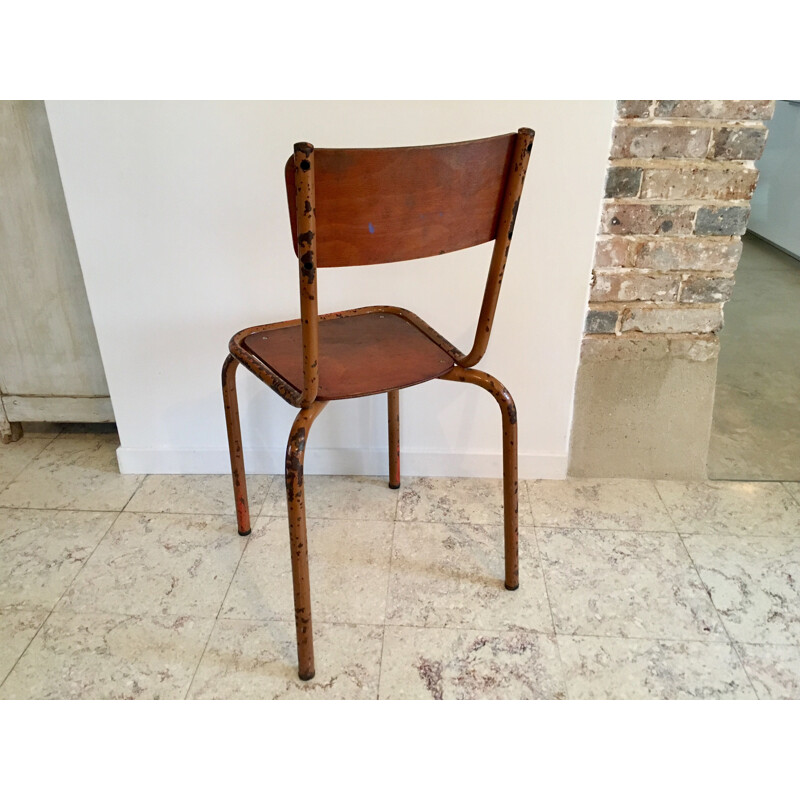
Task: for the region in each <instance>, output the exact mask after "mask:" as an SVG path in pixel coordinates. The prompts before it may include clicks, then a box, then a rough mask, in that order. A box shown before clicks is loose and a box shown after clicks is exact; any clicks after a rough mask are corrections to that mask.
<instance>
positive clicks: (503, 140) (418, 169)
mask: <svg viewBox="0 0 800 800" xmlns="http://www.w3.org/2000/svg"><path fill="white" fill-rule="evenodd" d="M516 138H517V134H507V135H504V136H494V137H492V138H489V139H478V140H475V141H469V142H458V143H455V144H443V145H435V146H431V147H390V148H382V149H361V150H355V149H352V150H347V149H339V150H332V149H314V175H313V182H314V191H315V195H316V203H315V207H316V228H317V231H316V234H317V238H316V245H317V246H316V248H315V250H316V265H317V266H318V267H345V266H359V265H364V264H381V263H388V262H392V261H405V260H409V259H414V258H422V257H425V256H434V255H440V254H442V253H449V252H452V251H453V250H461V249H463V248H466V247H472V246H473V245H478V244H483V243H484V242H489V241H491V240H492V239H494V238H495V234H496V231H497V222H498V218H499V216H500V208H501V205H502V201H503V195H504V191H505V188H506V182H507V178H508V173H509V170H510V169H511V165H512V159H513V155H514V144H515V140H516ZM286 188H287V195H288V199H289V213H290V218H291V223H292V240H293V243H294V248H295V252H296V253H297V252H298V243H297V230H298V223H297V215H296V213H295V196H296V185H295V159H294V157H292V158H290V159H289V161H288V163H287V164H286Z"/></svg>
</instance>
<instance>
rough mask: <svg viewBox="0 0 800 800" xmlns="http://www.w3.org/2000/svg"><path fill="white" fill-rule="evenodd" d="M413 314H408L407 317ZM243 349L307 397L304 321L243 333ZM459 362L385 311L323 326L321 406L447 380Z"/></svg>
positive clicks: (336, 318)
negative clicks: (304, 369)
mask: <svg viewBox="0 0 800 800" xmlns="http://www.w3.org/2000/svg"><path fill="white" fill-rule="evenodd" d="M406 313H408V312H406ZM242 333H243V334H244V335H243V336H242V338H241V346H242V347H244V348H245V349H247V350H249V351H250V352H251V353H252V354H253V355H254V356H255V357H256V358H258V359H259V360H260V361H261V362H262V363H263V364H264V366H265V367H270V368H272V369H273V370H274V371H275V372H276V373H277V374H278V375H280V377H281V378H283V379H284V380H285V381H286V382H287V383H288V384H290V385H291V386H293V387H294V388H295V389H297V391H298V392H302V389H303V362H302V350H303V342H302V336H301V328H300V322H299V320H298V321H297V322H295V323H293V324H291V325H286V326H283V327H272V326H263V327H259V328H256V329H249V331H247V332H244V331H243V332H242ZM454 366H455V360H454V359H453V357H452V356H451V355H449V354H448V353H447V352H446V351H445V350H444V349H442V347H440V346H439V345H438V344H437V343H436V342H434V341H432V340H431V339H430V338H428V336H426V335H425V333H423V331H421V330H420V329H419V328H418V327H417V326H416V325H415V324H414V323H413V322H411V321H410V320H408V319H406V318H404V317H402V316H400V315H399V314H398V313H396V312H394V311H390V310H388V309H385V308H379V309H370V308H367V309H358V310H357V313H353V314H350V315H347V316H343V315H340V314H334V315H330V316H322V317H320V320H319V389H318V390H317V399H318V400H341V399H344V398H348V397H364V396H366V395H371V394H380V393H382V392H387V391H390V390H392V389H404V388H406V387H407V386H414V385H415V384H418V383H423V382H424V381H429V380H432V379H433V378H438V377H439V376H441V375H444V374H445V373H446V372H448V371H449V370H451V369H452V368H453V367H454Z"/></svg>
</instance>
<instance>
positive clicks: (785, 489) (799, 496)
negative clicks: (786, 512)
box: [779, 481, 800, 506]
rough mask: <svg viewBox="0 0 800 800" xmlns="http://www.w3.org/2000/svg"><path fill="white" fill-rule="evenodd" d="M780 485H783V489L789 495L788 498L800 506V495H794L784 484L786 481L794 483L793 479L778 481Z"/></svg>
mask: <svg viewBox="0 0 800 800" xmlns="http://www.w3.org/2000/svg"><path fill="white" fill-rule="evenodd" d="M779 483H780V485H781V486H782V487H783V491H784V492H786V494H788V495H789V497H790V499H791V500H792V502H793V503H794V504H795V505H796V506H800V495H798V496H797V497H795V496H794V495H793V494H792V492H790V491H789V488H788V487H787V486H786V484H787V483H794V481H779Z"/></svg>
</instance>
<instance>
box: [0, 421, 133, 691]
mask: <svg viewBox="0 0 800 800" xmlns="http://www.w3.org/2000/svg"><path fill="white" fill-rule="evenodd" d="M59 435H60V434H59ZM56 438H57V437H56ZM46 510H48V511H50V510H55V511H63V510H71V509H46ZM106 513H109V512H106ZM111 513H113V512H111ZM121 513H122V512H121V511H117V512H116V516H115V517H114V519H113V520H112V521H111V523H110V524H109V526H108V527H107V528H106V530H105V532H104V533H103V535H102V536H101V537H100V538H99V539H98V540H97V544H96V545H95V546H94V547H93V548H92V552H91V553H89V555H88V556H87V557H86V559H85V560H84V562H83V564H81V568H80V569H79V570H78V571H77V572H76V573H75V576H74V577H73V579H72V580H71V581H70V582H69V583H68V584H67V586H66V587H65V588H64V591H63V592H62V593H61V596H60V597H59V598H58V600H56V601H55V603H53V605H52V607H51V608H50V611H48V612H47V616H46V617H45V618H44V619H43V620H42V624H41V625H40V626H39V627H38V628H37V629H36V633H34V634H33V636H32V637H31V638H30V640H29V642H28V644H27V645H25V649H24V650H23V651H22V652H21V653H20V654H19V657H18V658H17V660H16V661H15V662H14V666H13V667H11V669H10V670H9V671H8V674H7V675H6V676H5V677H4V678H3V680H2V681H0V688H2V687H3V685H4V684H5V682H6V681H7V680H8V678H9V676H10V675H11V673H12V672H13V671H14V670H15V669H16V668H17V664H19V662H20V660H21V659H22V657H23V656H24V655H25V653H27V652H28V649H29V648H30V646H31V645H32V644H33V642H34V640H35V639H36V638H37V637H38V636H39V634H40V633H41V631H42V630H43V629H44V626H45V625H46V624H47V621H48V620H49V619H50V617H51V616H52V615H53V612H54V611H55V610H56V608H57V607H58V604H59V603H60V602H61V601H62V600H63V599H64V597H65V596H66V594H67V592H68V591H69V590H70V589H71V588H72V585H73V584H74V583H75V581H76V580H78V578H79V577H80V575H81V573H82V572H83V570H84V569H85V568H86V565H87V564H88V563H89V561H90V560H91V558H92V556H93V555H94V554H95V553H96V552H97V548H98V547H100V544H101V542H102V541H103V540H104V539H105V538H106V536H108V533H109V531H110V530H111V529H112V528H113V527H114V525H116V524H117V520H118V519H119V516H120V514H121Z"/></svg>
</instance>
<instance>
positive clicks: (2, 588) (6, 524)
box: [0, 508, 117, 610]
mask: <svg viewBox="0 0 800 800" xmlns="http://www.w3.org/2000/svg"><path fill="white" fill-rule="evenodd" d="M116 517H117V514H116V512H102V511H100V512H96V511H38V510H28V509H5V508H0V607H4V606H14V607H16V608H28V607H35V608H38V607H45V608H47V609H48V610H49V609H51V608H52V607H53V606H54V605H55V604H56V602H57V601H58V599H59V598H60V597H61V595H62V594H63V593H64V591H65V590H66V588H67V587H68V586H69V584H70V583H71V582H72V580H73V579H74V578H75V576H76V575H77V574H78V572H80V569H81V567H82V566H83V565H84V563H85V562H86V560H87V559H88V558H89V556H90V555H91V554H92V551H93V550H94V549H95V547H96V546H97V543H98V542H99V541H100V540H101V539H102V538H103V535H104V534H105V532H106V531H107V530H108V529H109V528H110V527H111V524H112V523H113V522H114V520H115V519H116Z"/></svg>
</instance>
